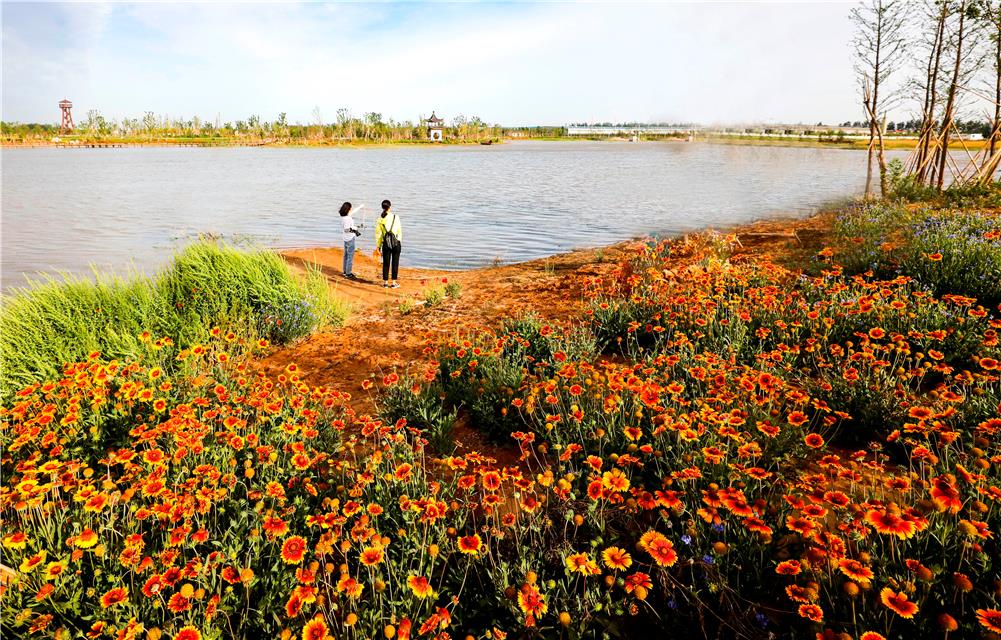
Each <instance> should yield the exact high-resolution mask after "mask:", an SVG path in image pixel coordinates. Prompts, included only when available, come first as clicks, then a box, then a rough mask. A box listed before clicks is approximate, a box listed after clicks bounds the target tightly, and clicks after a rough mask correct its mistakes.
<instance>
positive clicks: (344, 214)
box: [340, 202, 361, 280]
mask: <svg viewBox="0 0 1001 640" xmlns="http://www.w3.org/2000/svg"><path fill="white" fill-rule="evenodd" d="M340 214H341V239H342V240H344V277H345V278H347V279H349V280H356V279H357V278H356V277H355V274H354V261H355V238H357V237H358V236H360V235H361V231H359V230H358V227H357V226H355V220H354V218H353V217H351V203H350V202H345V203H344V204H342V205H341V211H340Z"/></svg>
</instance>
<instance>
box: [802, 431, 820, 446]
mask: <svg viewBox="0 0 1001 640" xmlns="http://www.w3.org/2000/svg"><path fill="white" fill-rule="evenodd" d="M803 442H805V443H806V446H808V447H810V448H811V449H819V448H820V447H822V446H824V438H823V437H822V436H821V435H820V434H818V433H808V434H807V435H806V437H805V438H803Z"/></svg>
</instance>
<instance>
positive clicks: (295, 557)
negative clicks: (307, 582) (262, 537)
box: [282, 536, 306, 564]
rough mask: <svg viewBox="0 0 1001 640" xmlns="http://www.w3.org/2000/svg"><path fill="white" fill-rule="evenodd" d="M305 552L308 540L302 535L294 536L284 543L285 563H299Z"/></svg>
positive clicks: (283, 557)
mask: <svg viewBox="0 0 1001 640" xmlns="http://www.w3.org/2000/svg"><path fill="white" fill-rule="evenodd" d="M305 553H306V540H305V539H304V538H303V537H302V536H292V537H290V538H287V539H286V540H285V542H284V543H283V544H282V560H283V561H284V562H285V564H299V563H300V562H302V558H303V556H304V555H305Z"/></svg>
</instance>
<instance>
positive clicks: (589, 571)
mask: <svg viewBox="0 0 1001 640" xmlns="http://www.w3.org/2000/svg"><path fill="white" fill-rule="evenodd" d="M566 565H567V571H569V572H570V573H579V574H581V575H583V576H593V575H597V574H599V573H601V569H599V568H598V565H597V564H596V563H595V562H594V560H592V559H591V558H590V556H588V555H587V554H586V553H574V554H571V555H569V556H567V559H566Z"/></svg>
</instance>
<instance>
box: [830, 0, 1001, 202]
mask: <svg viewBox="0 0 1001 640" xmlns="http://www.w3.org/2000/svg"><path fill="white" fill-rule="evenodd" d="M850 18H851V20H852V23H853V25H854V37H853V40H852V48H853V53H854V65H855V72H856V76H857V78H858V84H859V97H860V102H861V106H862V110H863V112H864V114H865V120H864V122H862V123H860V124H862V125H863V126H864V127H867V128H868V129H869V146H868V151H869V153H868V164H867V167H868V170H867V176H866V195H870V194H871V193H872V191H873V189H872V183H873V165H874V163H875V165H876V166H877V167H878V170H879V187H880V191H881V193H883V194H884V195H886V194H887V193H888V192H889V191H890V190H891V185H890V184H889V183H890V177H891V172H890V170H889V168H888V163H887V160H886V153H885V145H884V136H886V134H887V133H888V132H889V131H899V130H900V125H901V123H896V126H895V128H894V129H890V127H889V123H888V122H887V119H888V118H887V114H888V113H889V112H890V111H891V110H894V109H897V108H901V107H904V108H909V109H911V111H912V112H914V113H915V114H916V117H915V118H913V119H912V120H911V121H908V122H906V123H904V125H905V126H906V128H907V130H909V131H914V132H916V133H917V135H918V144H917V146H916V148H915V150H914V152H913V153H912V154H911V157H910V158H909V159H908V160H907V162H906V163H905V164H904V167H903V168H902V171H901V173H902V176H900V177H898V180H903V181H905V182H906V183H908V184H909V185H910V186H911V187H914V188H918V189H932V190H935V191H942V189H943V188H945V187H947V186H949V185H950V184H951V185H983V184H987V183H989V182H992V181H995V180H996V174H997V170H998V167H999V165H1001V2H999V0H923V1H922V2H912V1H909V0H865V1H864V2H862V3H861V4H859V5H857V6H855V7H853V8H852V9H851V12H850ZM964 117H965V118H966V119H965V120H964V119H963V118H964ZM972 123H981V124H972ZM971 128H973V129H979V130H978V131H971V130H970V129H971ZM965 133H982V134H983V135H984V137H985V138H986V139H987V144H986V145H985V146H984V148H983V149H981V150H977V151H976V152H975V153H974V152H973V151H971V150H970V149H965V144H964V141H963V138H962V134H965ZM957 150H958V151H959V153H954V152H955V151H957ZM964 151H965V152H964Z"/></svg>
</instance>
